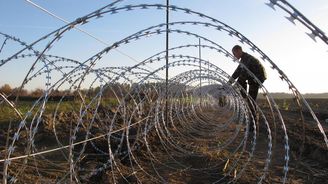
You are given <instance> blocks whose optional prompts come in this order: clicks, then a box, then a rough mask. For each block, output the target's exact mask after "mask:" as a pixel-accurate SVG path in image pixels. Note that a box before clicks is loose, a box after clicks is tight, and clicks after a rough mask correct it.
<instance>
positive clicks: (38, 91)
mask: <svg viewBox="0 0 328 184" xmlns="http://www.w3.org/2000/svg"><path fill="white" fill-rule="evenodd" d="M43 93H44V90H43V89H40V88H37V89H35V90H34V91H32V92H31V96H33V97H40V96H42V95H43Z"/></svg>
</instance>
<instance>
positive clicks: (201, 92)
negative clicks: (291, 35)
mask: <svg viewBox="0 0 328 184" xmlns="http://www.w3.org/2000/svg"><path fill="white" fill-rule="evenodd" d="M28 2H30V3H32V2H31V1H28ZM119 2H120V3H123V1H122V0H121V1H115V2H114V3H111V4H109V5H107V6H105V7H103V8H100V9H98V10H96V11H94V12H92V13H90V14H88V15H86V16H83V17H80V18H77V19H76V20H75V21H73V22H70V23H69V22H67V21H66V20H64V19H63V20H64V22H66V23H67V24H66V25H64V26H62V27H60V28H58V29H57V30H55V31H53V32H51V33H49V34H47V35H45V36H43V37H41V38H40V39H38V40H36V41H35V42H33V43H31V44H27V43H25V42H23V41H22V40H21V39H18V38H16V37H13V36H10V35H8V34H5V33H0V36H1V37H3V38H4V41H3V42H2V44H1V49H0V53H1V52H3V51H4V49H6V47H7V46H8V44H18V45H20V46H21V48H20V50H18V51H15V52H16V53H15V54H12V55H10V56H9V57H7V56H6V58H2V56H1V58H0V59H1V60H0V67H3V66H5V65H6V64H7V63H9V62H10V63H14V62H15V63H17V64H18V63H19V62H20V61H22V60H25V59H29V60H31V61H32V65H31V67H30V68H28V69H27V73H26V75H24V79H23V81H22V84H21V86H20V88H19V89H18V90H16V91H13V92H12V93H9V94H2V93H1V94H0V97H1V98H0V104H1V107H0V109H2V111H3V112H5V111H9V112H13V114H14V115H13V117H6V118H7V119H5V121H6V122H7V121H12V120H13V119H14V124H15V127H13V128H9V131H7V132H5V134H6V136H7V140H8V141H7V143H4V144H3V143H2V142H1V144H0V146H1V157H0V163H2V164H3V165H4V167H3V170H2V175H3V183H16V182H26V183H33V182H35V181H39V182H47V183H68V182H70V183H75V182H76V183H90V182H95V181H99V180H101V179H103V180H104V181H105V180H106V181H110V183H121V182H128V183H145V182H146V181H150V182H152V183H168V182H172V183H174V180H175V179H176V178H173V179H171V180H172V181H171V180H170V176H174V177H177V178H179V179H181V180H183V179H186V178H182V176H183V174H185V175H187V174H188V173H191V175H192V174H194V173H195V172H199V173H201V174H204V175H209V176H211V175H213V172H214V173H215V174H216V175H215V177H212V180H210V181H209V183H237V182H238V181H239V180H240V179H242V178H244V177H246V176H247V175H250V174H251V173H250V172H249V171H250V170H251V169H252V168H253V167H256V172H257V173H256V174H254V175H252V182H257V183H262V182H266V181H270V179H272V178H270V177H272V175H275V176H276V177H278V178H279V179H278V180H277V181H276V180H275V181H276V182H281V183H287V182H288V177H287V176H288V173H289V170H290V169H291V167H292V169H295V168H296V167H297V164H296V166H295V164H294V163H295V162H296V163H297V162H299V161H300V160H301V158H302V153H303V152H304V144H306V140H305V138H304V139H302V142H297V141H296V142H295V140H294V138H293V136H295V135H293V134H292V133H293V132H292V130H291V129H292V128H288V127H290V126H291V122H290V121H288V120H287V122H288V123H287V122H286V117H285V113H284V112H282V111H281V107H279V105H278V103H277V101H276V99H274V98H273V97H272V95H271V94H270V92H269V91H268V90H267V89H266V88H265V86H264V85H263V84H262V83H261V81H260V80H259V79H258V78H257V77H256V76H255V75H254V74H253V73H252V72H251V71H249V70H248V69H247V68H246V67H245V66H244V65H242V64H241V63H239V62H238V61H237V60H235V58H234V56H233V55H232V54H231V53H230V52H229V51H228V50H227V49H226V48H225V47H224V46H222V45H221V44H219V43H217V42H216V41H214V40H213V39H211V38H210V37H209V36H208V35H206V34H204V33H203V34H202V33H196V32H194V31H190V30H193V29H190V28H191V27H197V28H202V29H211V30H212V31H213V30H214V31H217V32H218V33H219V32H222V33H225V35H226V36H228V37H229V38H233V39H237V40H238V41H239V42H240V43H241V44H244V45H247V46H249V48H250V49H251V50H252V51H254V52H255V53H257V54H258V55H260V56H261V60H262V61H263V62H265V63H268V64H269V65H270V67H271V68H270V69H271V70H272V71H274V72H276V74H277V75H278V76H279V77H280V78H281V79H282V82H285V83H286V84H287V85H288V88H289V90H291V91H292V94H293V95H294V99H295V101H296V103H295V109H296V110H297V112H299V113H298V114H297V117H295V121H297V122H296V123H295V124H296V125H295V126H297V128H299V127H302V128H303V129H302V128H300V129H302V130H303V131H301V132H300V133H301V135H300V136H301V137H305V136H311V135H308V134H309V132H311V131H312V133H313V132H315V135H316V136H318V137H320V138H318V137H313V139H316V141H319V142H320V146H321V148H322V149H324V150H325V149H327V148H328V140H327V136H326V130H325V129H324V127H323V126H322V125H321V123H320V121H319V120H318V118H317V116H316V114H315V113H314V111H313V110H312V109H311V107H310V105H309V104H308V102H307V101H306V100H305V98H304V97H303V96H302V95H301V93H300V92H299V91H298V90H297V88H296V87H295V86H294V85H293V83H292V82H291V81H290V80H289V78H288V77H287V76H286V74H285V73H284V72H283V71H282V70H281V69H279V67H278V66H277V65H276V64H275V63H274V62H273V61H272V60H271V59H270V58H269V56H267V55H266V54H265V53H264V52H263V51H261V50H260V49H259V48H258V47H257V46H256V45H255V44H254V43H253V42H251V41H250V40H249V39H248V38H246V37H245V36H244V35H243V34H241V33H240V32H238V31H237V30H235V29H234V28H232V27H230V26H229V25H227V24H225V23H223V22H221V21H219V20H217V19H215V18H213V17H209V16H207V15H205V14H203V13H199V12H196V11H193V10H190V9H187V8H180V7H177V6H174V5H170V6H168V8H169V10H170V11H175V12H182V13H184V14H186V15H188V17H190V20H188V21H178V22H169V26H170V28H169V29H167V28H166V26H167V24H165V23H160V24H158V25H153V26H150V27H146V28H144V29H142V30H138V31H136V32H134V33H132V34H130V35H128V36H126V37H124V38H123V39H117V40H116V41H114V42H113V43H110V44H108V43H106V44H105V48H103V49H102V50H100V51H99V52H97V53H96V54H93V55H91V56H89V57H88V59H85V60H83V61H77V60H74V59H70V58H66V57H61V56H56V55H53V54H50V50H51V49H52V47H53V46H54V45H56V44H57V43H58V42H60V41H62V38H63V37H65V36H67V33H69V32H70V31H71V30H72V29H73V28H75V27H76V26H78V25H83V24H89V23H90V22H92V21H94V20H95V19H98V20H99V19H102V18H103V17H106V16H111V15H112V14H118V13H123V12H126V11H131V12H132V11H136V12H138V11H145V10H148V9H154V10H157V11H163V10H165V8H166V5H162V4H140V5H124V4H121V5H120V6H118V5H119ZM267 4H268V5H269V6H270V7H272V8H274V7H279V8H281V9H282V10H284V11H286V12H287V13H289V14H290V15H291V18H292V20H298V21H300V22H301V23H302V24H303V25H304V26H305V27H307V28H308V29H309V30H310V31H311V34H312V35H313V36H311V37H312V38H315V37H319V38H320V39H322V40H323V41H324V42H325V43H328V42H327V37H326V36H325V34H323V32H321V31H320V30H319V29H318V28H317V27H316V26H314V24H312V23H311V22H310V21H309V20H308V19H306V17H305V16H304V15H302V14H301V13H300V12H299V11H298V10H296V9H295V8H294V7H292V6H291V5H290V4H289V3H287V2H286V1H282V0H278V1H272V0H270V2H269V3H267ZM35 5H36V4H35ZM114 5H117V7H114ZM39 8H42V7H39ZM289 9H291V10H292V11H290V10H289ZM43 11H48V10H46V9H43ZM47 13H51V12H47ZM51 14H52V15H53V16H55V17H56V15H55V14H53V13H51ZM196 17H197V18H200V19H201V21H194V20H193V19H194V18H196ZM57 18H58V17H57ZM59 18H60V17H59ZM291 18H290V20H291ZM79 29H80V28H79ZM81 30H82V29H81ZM164 33H169V34H170V35H171V36H170V37H173V36H174V38H179V37H188V38H193V39H197V40H200V41H201V44H188V43H187V44H178V45H175V46H171V47H170V48H168V49H166V50H161V51H155V52H151V53H150V54H149V56H147V57H146V58H145V59H144V60H141V61H140V62H139V61H138V62H137V64H134V65H132V66H117V67H114V66H101V65H98V64H99V63H100V62H101V61H104V60H105V59H104V58H105V57H106V56H108V55H110V53H112V51H113V50H117V49H118V48H119V47H123V46H126V45H132V43H134V44H136V45H138V43H139V41H140V40H145V39H146V38H155V37H160V36H162V34H164ZM87 35H88V36H90V34H87ZM91 36H92V35H91ZM45 41H48V42H47V44H45V46H44V48H42V49H40V50H37V49H35V48H36V47H35V46H36V45H37V44H40V43H41V42H45ZM139 44H140V43H139ZM159 44H162V43H159ZM192 48H195V49H203V50H206V51H208V52H211V53H215V54H216V55H219V56H220V58H221V59H222V60H223V61H233V62H235V63H237V64H240V65H241V66H242V67H244V69H245V70H246V71H247V72H248V74H249V75H250V76H252V77H253V78H254V80H255V81H256V83H257V84H258V85H259V86H260V91H261V92H262V94H263V95H264V99H263V102H261V103H263V104H259V103H256V102H255V101H252V99H251V98H250V97H249V96H247V97H246V98H243V94H246V93H247V92H246V91H245V89H243V88H242V87H241V86H240V85H239V84H238V83H237V84H235V85H231V84H230V83H228V81H229V79H230V75H229V74H228V73H227V72H225V70H224V69H223V68H221V67H219V66H217V65H216V64H215V63H214V62H213V61H208V60H205V59H202V58H200V57H197V56H195V55H194V53H188V54H187V53H186V52H185V50H186V49H192ZM167 51H170V53H171V54H170V55H166V53H167ZM154 53H155V54H154ZM166 59H168V60H169V61H170V62H169V63H168V64H167V65H166V64H164V65H163V63H164V61H165V60H166ZM135 61H137V60H135ZM166 68H168V69H169V70H170V71H179V72H178V74H175V75H172V76H171V77H170V78H169V79H168V86H167V89H168V90H166V85H165V84H166V78H165V76H164V75H163V72H165V70H166ZM38 78H42V79H43V80H42V81H43V82H44V89H43V91H42V94H41V95H40V96H38V97H37V98H35V99H33V101H32V102H31V103H29V105H26V103H24V102H23V100H20V99H19V96H20V95H19V94H20V92H21V91H22V89H24V88H25V87H26V86H27V85H29V84H30V83H31V82H32V81H35V80H37V79H38ZM200 81H201V83H200ZM63 89H65V91H64V92H62V93H61V96H59V98H58V99H57V100H55V101H52V100H51V98H54V97H53V96H55V95H54V94H55V91H60V90H63ZM15 95H17V96H15ZM12 97H16V101H15V102H12V100H11V98H12ZM249 102H251V103H249ZM24 105H25V106H24ZM264 106H265V107H264ZM253 109H257V111H258V113H257V117H254V116H253V115H252V110H253ZM305 110H306V111H307V112H309V116H307V117H306V118H305V115H304V112H305ZM309 118H310V119H311V121H309V120H308V119H309ZM305 127H310V128H311V131H309V130H305ZM300 144H302V146H301V149H298V148H295V147H298V145H300ZM294 152H296V153H299V154H298V155H295V154H293V153H294ZM325 153H326V152H325ZM187 158H194V160H191V161H190V160H189V161H188V160H187ZM197 159H200V160H201V161H200V162H202V161H203V160H202V159H205V160H207V161H206V162H205V161H204V162H205V163H198V162H197V164H195V163H194V162H195V160H197ZM186 160H187V161H186ZM208 160H209V161H208ZM291 163H292V166H291V165H290V164H291ZM277 168H279V169H277ZM182 173H183V174H182ZM103 177H105V178H103ZM146 178H147V180H146ZM213 178H214V179H213ZM271 181H272V180H271Z"/></svg>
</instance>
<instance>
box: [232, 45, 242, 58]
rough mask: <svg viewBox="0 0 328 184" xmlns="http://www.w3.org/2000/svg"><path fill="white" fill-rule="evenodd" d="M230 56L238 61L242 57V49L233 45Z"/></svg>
mask: <svg viewBox="0 0 328 184" xmlns="http://www.w3.org/2000/svg"><path fill="white" fill-rule="evenodd" d="M232 54H233V55H234V56H235V57H236V58H237V59H240V58H241V56H242V55H243V49H242V48H241V46H239V45H235V46H234V47H232Z"/></svg>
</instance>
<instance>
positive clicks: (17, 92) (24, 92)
mask: <svg viewBox="0 0 328 184" xmlns="http://www.w3.org/2000/svg"><path fill="white" fill-rule="evenodd" d="M12 91H13V92H12V94H13V96H28V91H27V90H26V89H21V90H20V89H19V88H14V89H13V90H12Z"/></svg>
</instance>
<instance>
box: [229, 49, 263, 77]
mask: <svg viewBox="0 0 328 184" xmlns="http://www.w3.org/2000/svg"><path fill="white" fill-rule="evenodd" d="M240 63H242V64H243V65H244V66H245V67H247V68H248V70H250V71H251V72H252V73H253V74H254V75H255V76H256V77H257V78H258V79H259V80H260V81H261V82H262V83H263V82H264V81H265V79H266V72H265V69H264V67H263V66H262V64H261V63H260V61H259V60H258V59H256V58H255V57H253V56H252V55H249V54H248V53H246V52H244V53H243V55H242V56H241V60H240ZM232 78H234V79H237V78H238V80H240V81H246V80H248V82H249V83H252V82H255V81H254V80H252V79H253V77H252V76H251V75H249V74H248V72H247V71H246V70H245V69H244V67H243V66H242V65H241V64H239V66H238V67H237V69H236V70H235V72H234V73H233V74H232Z"/></svg>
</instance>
